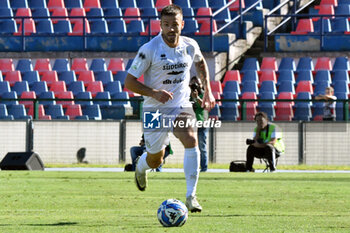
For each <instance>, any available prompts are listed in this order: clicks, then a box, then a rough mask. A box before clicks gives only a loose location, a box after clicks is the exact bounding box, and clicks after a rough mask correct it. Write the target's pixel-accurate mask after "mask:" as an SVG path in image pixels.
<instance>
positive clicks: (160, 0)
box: [155, 0, 172, 11]
mask: <svg viewBox="0 0 350 233" xmlns="http://www.w3.org/2000/svg"><path fill="white" fill-rule="evenodd" d="M171 4H172V0H157V2H156V4H155V7H156V8H157V10H158V11H161V10H163V8H164V7H166V6H168V5H171Z"/></svg>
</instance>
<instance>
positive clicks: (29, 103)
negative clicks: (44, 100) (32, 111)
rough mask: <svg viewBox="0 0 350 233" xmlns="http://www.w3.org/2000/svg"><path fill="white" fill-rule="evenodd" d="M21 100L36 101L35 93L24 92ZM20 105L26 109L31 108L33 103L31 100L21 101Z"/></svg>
mask: <svg viewBox="0 0 350 233" xmlns="http://www.w3.org/2000/svg"><path fill="white" fill-rule="evenodd" d="M21 99H36V94H35V91H23V92H22V95H21ZM19 103H20V104H23V105H24V107H26V108H29V107H30V106H33V103H34V102H33V101H31V100H27V101H26V100H21V101H19Z"/></svg>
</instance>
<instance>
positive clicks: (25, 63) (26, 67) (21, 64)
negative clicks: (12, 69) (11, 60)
mask: <svg viewBox="0 0 350 233" xmlns="http://www.w3.org/2000/svg"><path fill="white" fill-rule="evenodd" d="M16 70H19V71H21V73H22V72H26V71H33V64H32V60H31V59H19V60H18V62H17V65H16Z"/></svg>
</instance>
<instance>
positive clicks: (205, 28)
mask: <svg viewBox="0 0 350 233" xmlns="http://www.w3.org/2000/svg"><path fill="white" fill-rule="evenodd" d="M217 30H218V28H217V25H216V20H213V32H216V31H217ZM195 35H210V21H204V22H203V23H202V25H201V26H200V28H199V32H196V33H195Z"/></svg>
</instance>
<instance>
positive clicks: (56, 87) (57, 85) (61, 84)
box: [50, 81, 67, 97]
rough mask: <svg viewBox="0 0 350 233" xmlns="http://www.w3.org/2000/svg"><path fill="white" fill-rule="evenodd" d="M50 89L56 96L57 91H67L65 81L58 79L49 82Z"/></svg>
mask: <svg viewBox="0 0 350 233" xmlns="http://www.w3.org/2000/svg"><path fill="white" fill-rule="evenodd" d="M50 91H52V92H54V93H55V96H56V97H57V96H58V94H59V93H61V92H66V91H67V87H66V82H65V81H58V82H54V83H51V86H50Z"/></svg>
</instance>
